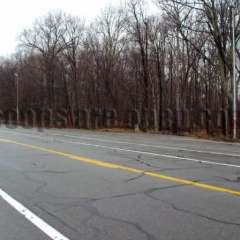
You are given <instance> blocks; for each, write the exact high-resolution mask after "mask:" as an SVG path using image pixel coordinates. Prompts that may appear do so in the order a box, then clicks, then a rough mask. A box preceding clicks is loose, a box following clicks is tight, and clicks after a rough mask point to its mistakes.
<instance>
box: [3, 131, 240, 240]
mask: <svg viewBox="0 0 240 240" xmlns="http://www.w3.org/2000/svg"><path fill="white" fill-rule="evenodd" d="M239 236H240V145H239V144H231V143H223V142H213V141H207V140H197V139H192V138H186V137H175V136H164V135H156V134H140V133H139V134H132V133H107V132H93V131H84V130H57V129H51V130H44V131H37V130H36V129H23V128H16V129H9V128H6V127H1V128H0V239H2V240H23V239H24V240H40V239H44V240H45V239H46V240H50V239H56V240H123V239H124V240H155V239H156V240H188V239H189V240H193V239H196V240H205V239H211V240H220V239H226V240H239V239H240V237H239Z"/></svg>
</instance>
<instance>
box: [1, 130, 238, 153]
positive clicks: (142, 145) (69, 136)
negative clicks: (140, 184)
mask: <svg viewBox="0 0 240 240" xmlns="http://www.w3.org/2000/svg"><path fill="white" fill-rule="evenodd" d="M5 132H9V131H5ZM11 133H13V132H11ZM14 133H19V134H26V133H23V132H19V131H15V132H14ZM28 135H29V136H30V135H33V136H37V135H36V134H33V133H31V134H29V133H28V134H27V136H28ZM47 135H50V136H51V135H53V136H59V137H68V138H75V139H82V140H92V141H97V142H106V143H117V144H128V145H132V146H140V147H152V148H157V149H168V150H177V151H184V152H193V153H194V152H195V153H203V154H211V155H219V156H225V157H240V154H237V153H226V152H225V153H224V152H215V151H204V150H196V149H190V148H182V147H177V146H174V147H170V146H166V145H160V144H159V145H151V144H144V143H133V142H128V141H118V140H111V139H99V138H95V137H94V138H92V137H81V136H76V135H72V134H71V135H70V134H64V133H63V134H59V133H52V132H51V133H47Z"/></svg>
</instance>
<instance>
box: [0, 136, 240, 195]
mask: <svg viewBox="0 0 240 240" xmlns="http://www.w3.org/2000/svg"><path fill="white" fill-rule="evenodd" d="M0 142H2V143H11V144H15V145H18V146H22V147H25V148H29V149H33V150H38V151H41V152H46V153H50V154H54V155H58V156H61V157H66V158H68V159H71V160H75V161H80V162H83V163H87V164H91V165H95V166H99V167H104V168H110V169H117V170H121V171H125V172H130V173H137V174H143V175H145V176H149V177H154V178H158V179H162V180H166V181H170V182H175V183H180V184H185V185H190V186H194V187H197V188H203V189H208V190H211V191H217V192H222V193H227V194H231V195H237V196H240V191H237V190H233V189H228V188H222V187H217V186H213V185H208V184H204V183H199V182H194V181H191V180H187V179H183V178H176V177H171V176H167V175H162V174H158V173H155V172H149V171H144V170H143V169H137V168H133V167H127V166H124V165H120V164H116V163H109V162H104V161H100V160H95V159H90V158H86V157H82V156H77V155H73V154H70V153H65V152H60V151H57V150H54V149H51V148H45V147H40V146H36V145H31V144H26V143H22V142H18V141H12V140H8V139H1V138H0Z"/></svg>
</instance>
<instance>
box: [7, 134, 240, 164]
mask: <svg viewBox="0 0 240 240" xmlns="http://www.w3.org/2000/svg"><path fill="white" fill-rule="evenodd" d="M11 133H12V132H11ZM12 134H15V135H18V134H19V135H23V136H28V137H33V138H38V139H42V140H46V137H41V136H38V135H35V134H27V133H19V132H18V133H16V132H14V133H12ZM52 140H56V141H59V142H63V143H70V144H76V145H82V146H91V147H97V148H104V149H110V150H116V151H122V152H131V153H138V154H143V155H148V156H155V157H164V158H169V159H178V160H184V161H190V162H195V163H204V164H208V165H217V166H224V167H234V168H240V165H235V164H228V163H219V162H214V161H206V160H201V159H195V158H186V157H178V156H174V155H167V154H160V153H153V152H145V151H138V150H133V149H126V148H118V147H109V146H105V145H98V144H91V143H84V142H74V141H66V140H63V139H57V138H53V139H52Z"/></svg>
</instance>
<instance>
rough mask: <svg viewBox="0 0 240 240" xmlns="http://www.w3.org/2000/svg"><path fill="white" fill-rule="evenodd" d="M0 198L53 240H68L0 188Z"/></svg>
mask: <svg viewBox="0 0 240 240" xmlns="http://www.w3.org/2000/svg"><path fill="white" fill-rule="evenodd" d="M0 197H1V198H2V199H3V200H5V201H6V202H7V203H8V204H9V205H11V206H12V207H13V208H14V209H15V210H17V211H18V212H19V213H20V214H22V215H23V216H24V217H25V218H26V219H27V220H28V221H30V222H31V223H32V224H33V225H35V226H36V227H37V228H38V229H40V230H41V231H42V232H44V233H45V234H46V235H47V236H48V237H50V238H51V239H53V240H70V239H69V238H67V237H65V236H64V235H62V234H61V233H60V232H58V231H57V230H56V229H54V228H53V227H51V226H50V225H48V224H47V223H46V222H45V221H44V220H42V219H41V218H39V217H38V216H37V215H35V214H34V213H33V212H31V211H30V210H28V209H27V208H26V207H24V206H23V205H22V204H21V203H19V202H18V201H16V200H15V199H14V198H12V197H11V196H10V195H9V194H7V193H6V192H5V191H3V190H2V189H1V188H0Z"/></svg>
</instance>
